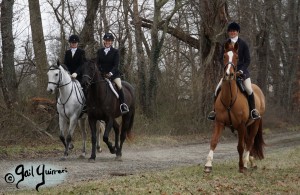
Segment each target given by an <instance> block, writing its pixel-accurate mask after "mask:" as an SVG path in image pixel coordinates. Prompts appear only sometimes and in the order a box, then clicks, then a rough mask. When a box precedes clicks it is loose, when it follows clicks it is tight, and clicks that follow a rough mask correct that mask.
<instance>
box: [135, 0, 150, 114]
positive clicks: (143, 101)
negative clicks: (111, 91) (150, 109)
mask: <svg viewBox="0 0 300 195" xmlns="http://www.w3.org/2000/svg"><path fill="white" fill-rule="evenodd" d="M133 23H134V27H135V30H134V34H135V42H136V52H137V66H138V90H137V91H138V97H139V102H140V105H141V108H142V110H143V111H146V110H147V89H146V88H147V87H146V86H147V84H146V67H145V55H144V50H143V43H142V37H143V36H142V29H141V28H142V25H141V20H140V17H139V10H138V0H133Z"/></svg>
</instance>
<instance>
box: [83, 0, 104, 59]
mask: <svg viewBox="0 0 300 195" xmlns="http://www.w3.org/2000/svg"><path fill="white" fill-rule="evenodd" d="M99 3H100V0H86V5H87V15H86V17H85V20H84V26H83V28H82V31H81V33H80V37H81V44H80V46H81V47H83V48H85V50H86V55H87V57H88V58H95V57H96V52H97V47H98V44H97V43H96V41H95V38H94V31H95V25H94V21H95V18H96V14H97V11H98V7H99Z"/></svg>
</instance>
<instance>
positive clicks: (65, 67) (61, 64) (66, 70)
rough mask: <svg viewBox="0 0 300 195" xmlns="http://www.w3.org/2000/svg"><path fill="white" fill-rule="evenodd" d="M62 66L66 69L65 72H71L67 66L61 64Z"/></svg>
mask: <svg viewBox="0 0 300 195" xmlns="http://www.w3.org/2000/svg"><path fill="white" fill-rule="evenodd" d="M60 66H61V67H63V69H64V70H65V71H67V72H69V70H68V68H67V66H66V65H65V64H60Z"/></svg>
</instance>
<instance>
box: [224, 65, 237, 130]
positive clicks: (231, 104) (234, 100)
mask: <svg viewBox="0 0 300 195" xmlns="http://www.w3.org/2000/svg"><path fill="white" fill-rule="evenodd" d="M227 65H232V66H233V68H234V71H235V70H236V66H235V65H234V64H233V63H232V62H228V63H227V64H226V66H225V67H224V69H225V68H226V67H227ZM227 81H228V80H227ZM231 81H235V82H236V80H235V79H230V80H229V82H228V84H229V89H230V96H231V97H230V104H229V106H228V107H227V106H226V104H225V103H224V101H223V100H222V97H221V98H220V100H221V103H222V104H223V106H224V107H225V108H226V110H227V113H228V118H229V122H230V124H229V126H230V129H231V132H232V133H233V132H234V128H233V125H232V120H231V115H230V111H231V108H232V106H233V105H234V103H235V102H236V99H237V96H238V87H237V88H236V95H235V97H234V98H233V97H232V88H231Z"/></svg>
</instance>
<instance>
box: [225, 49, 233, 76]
mask: <svg viewBox="0 0 300 195" xmlns="http://www.w3.org/2000/svg"><path fill="white" fill-rule="evenodd" d="M227 55H228V66H227V69H226V74H227V75H230V67H231V64H230V63H232V59H233V52H232V51H229V52H227Z"/></svg>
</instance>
